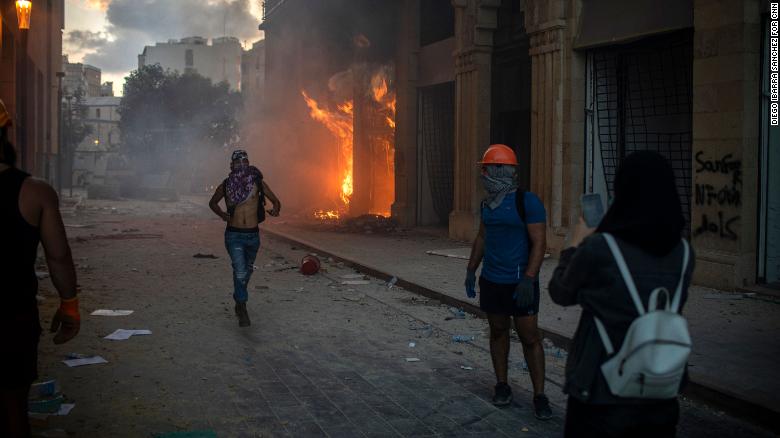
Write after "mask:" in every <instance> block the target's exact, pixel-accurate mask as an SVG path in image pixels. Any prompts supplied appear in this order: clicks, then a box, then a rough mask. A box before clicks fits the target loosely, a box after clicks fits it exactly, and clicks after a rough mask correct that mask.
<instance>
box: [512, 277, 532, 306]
mask: <svg viewBox="0 0 780 438" xmlns="http://www.w3.org/2000/svg"><path fill="white" fill-rule="evenodd" d="M534 283H536V279H535V278H529V277H523V279H522V280H520V283H518V284H517V286H516V287H515V293H514V295H513V296H512V298H514V300H515V306H517V307H518V308H519V309H526V308H528V307H530V306H531V305H532V304H533V303H534Z"/></svg>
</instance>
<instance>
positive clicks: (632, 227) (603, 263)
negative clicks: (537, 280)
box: [549, 151, 695, 437]
mask: <svg viewBox="0 0 780 438" xmlns="http://www.w3.org/2000/svg"><path fill="white" fill-rule="evenodd" d="M684 226H685V218H684V217H683V214H682V207H681V205H680V198H679V196H678V193H677V188H676V185H675V176H674V171H673V170H672V168H671V166H670V164H669V162H668V161H667V160H666V159H665V158H664V157H662V156H661V155H659V154H657V153H655V152H649V151H642V152H636V153H633V154H631V155H629V156H628V157H626V159H625V160H624V161H623V163H622V164H621V166H620V168H619V170H618V172H617V175H616V178H615V183H614V200H613V202H612V205H611V206H610V208H609V210H608V211H607V213H606V215H605V216H604V218H603V219H602V220H601V223H600V224H599V226H598V228H597V229H596V230H595V231H596V232H595V233H594V230H593V229H591V228H587V226H586V225H585V222H584V220H583V219H580V221H579V223H578V224H577V226H576V227H575V229H574V231H573V234H572V237H571V242H570V248H568V249H566V250H564V251H563V252H562V253H561V255H560V261H559V264H558V267H557V268H556V269H555V271H554V273H553V276H552V279H551V281H550V285H549V291H550V295H551V297H552V300H553V301H554V302H555V303H557V304H560V305H562V306H573V305H577V304H578V305H580V306H581V307H582V316H581V317H580V322H579V325H578V327H577V331H576V333H575V335H574V339H573V340H572V344H571V349H570V353H569V359H568V362H567V364H566V383H565V387H564V391H565V392H566V393H567V394H568V395H569V399H568V404H567V412H566V425H565V436H566V437H673V436H674V435H675V432H676V427H677V422H678V419H679V405H678V402H677V395H678V393H679V390H680V386H681V383H682V380H683V379H684V377H685V368H686V362H687V358H688V354H689V353H690V337H689V335H688V331H687V324H686V323H685V320H684V319H683V318H682V317H681V316H680V311H681V310H682V306H683V304H684V303H685V300H686V298H687V295H688V286H689V284H690V279H691V274H692V272H693V261H694V259H695V257H694V255H693V252H692V250H691V249H690V248H689V245H688V243H687V242H686V241H685V240H684V239H682V238H681V235H682V231H683V228H684Z"/></svg>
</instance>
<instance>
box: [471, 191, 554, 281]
mask: <svg viewBox="0 0 780 438" xmlns="http://www.w3.org/2000/svg"><path fill="white" fill-rule="evenodd" d="M515 196H516V192H512V193H508V194H507V195H506V196H504V200H503V201H502V202H501V205H499V206H498V207H497V208H496V209H495V210H491V209H490V207H488V206H487V205H485V204H484V203H483V205H482V223H483V224H484V225H485V256H484V259H483V265H482V276H483V277H485V279H487V280H489V281H492V282H493V283H498V284H516V283H519V282H520V279H521V278H522V277H523V275H525V268H526V267H527V266H528V256H529V247H530V245H529V242H528V234H527V233H526V226H525V223H523V221H522V220H521V219H520V214H519V213H518V212H517V205H516V204H515ZM524 202H525V217H526V220H527V221H528V223H529V224H536V223H544V222H546V220H547V213H546V212H545V210H544V204H542V200H541V199H539V197H538V196H536V195H535V194H533V193H531V192H525V199H524Z"/></svg>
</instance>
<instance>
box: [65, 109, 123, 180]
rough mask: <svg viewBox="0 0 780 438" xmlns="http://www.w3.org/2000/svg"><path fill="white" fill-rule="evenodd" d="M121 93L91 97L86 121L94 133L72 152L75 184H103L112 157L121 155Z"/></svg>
mask: <svg viewBox="0 0 780 438" xmlns="http://www.w3.org/2000/svg"><path fill="white" fill-rule="evenodd" d="M120 100H121V98H120V97H113V96H108V97H88V98H87V99H85V101H84V105H85V106H86V107H87V118H86V120H85V124H86V125H88V126H90V128H91V133H90V134H89V135H88V136H87V137H86V138H85V139H84V140H83V141H82V142H81V144H79V145H78V146H77V147H76V150H75V151H74V154H73V185H75V186H82V187H83V186H85V185H91V184H104V183H105V177H106V171H107V167H108V165H109V163H110V161H111V160H112V159H113V158H115V157H119V153H120V152H119V150H120V147H121V137H120V131H119V119H120V117H119V112H118V111H117V110H118V108H119V102H120Z"/></svg>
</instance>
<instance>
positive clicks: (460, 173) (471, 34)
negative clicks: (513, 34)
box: [449, 0, 501, 240]
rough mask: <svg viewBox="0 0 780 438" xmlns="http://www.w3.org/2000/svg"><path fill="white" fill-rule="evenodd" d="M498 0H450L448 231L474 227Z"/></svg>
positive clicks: (464, 234) (459, 234)
mask: <svg viewBox="0 0 780 438" xmlns="http://www.w3.org/2000/svg"><path fill="white" fill-rule="evenodd" d="M500 4H501V0H453V1H452V5H453V7H454V8H455V154H454V161H455V169H454V190H455V193H454V196H453V211H452V213H450V220H449V230H450V233H449V234H450V237H451V238H453V239H459V240H470V239H472V238H474V236H475V235H476V233H477V229H478V227H479V201H480V199H481V197H482V189H481V187H480V185H479V179H478V178H477V177H478V175H479V172H478V167H477V165H476V163H477V161H478V160H479V157H480V156H481V154H482V152H483V151H484V150H485V149H487V147H488V146H489V144H490V98H491V96H490V93H491V90H490V66H491V53H492V50H493V31H494V30H495V28H496V25H497V23H496V20H497V16H496V15H497V14H496V12H497V8H498V7H499V6H500Z"/></svg>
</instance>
